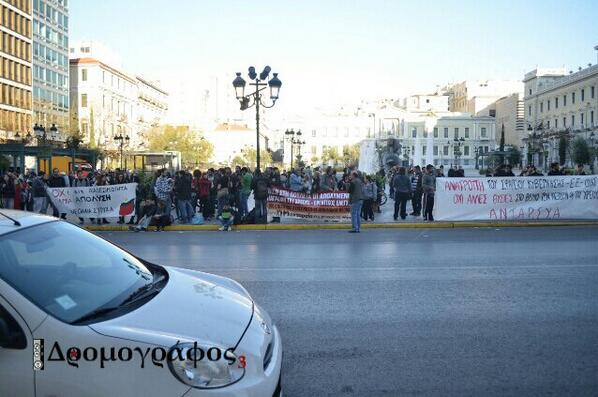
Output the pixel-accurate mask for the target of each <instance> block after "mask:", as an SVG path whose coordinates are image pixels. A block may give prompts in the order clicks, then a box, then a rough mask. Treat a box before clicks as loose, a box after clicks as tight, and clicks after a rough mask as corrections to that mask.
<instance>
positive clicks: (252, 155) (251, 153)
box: [233, 146, 272, 170]
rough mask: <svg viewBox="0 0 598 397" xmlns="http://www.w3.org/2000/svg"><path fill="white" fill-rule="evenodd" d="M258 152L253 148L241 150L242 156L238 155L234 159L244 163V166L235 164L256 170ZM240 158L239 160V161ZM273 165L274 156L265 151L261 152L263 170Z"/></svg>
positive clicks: (248, 147) (247, 147)
mask: <svg viewBox="0 0 598 397" xmlns="http://www.w3.org/2000/svg"><path fill="white" fill-rule="evenodd" d="M256 154H257V150H255V148H253V147H251V146H245V147H244V148H243V149H241V156H239V155H237V156H235V158H234V159H233V162H235V161H242V164H235V166H236V165H242V166H247V167H251V168H255V167H256V164H257V155H256ZM237 158H239V159H237ZM271 164H272V155H271V154H270V152H268V151H267V150H265V149H261V150H260V167H261V168H262V170H263V169H264V168H265V167H268V166H270V165H271Z"/></svg>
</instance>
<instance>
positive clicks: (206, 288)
mask: <svg viewBox="0 0 598 397" xmlns="http://www.w3.org/2000/svg"><path fill="white" fill-rule="evenodd" d="M281 362H282V344H281V339H280V335H279V332H278V329H277V328H276V326H274V325H273V324H272V321H271V319H270V317H269V316H268V315H267V314H266V313H265V312H264V311H263V310H262V309H260V307H259V306H258V305H257V304H255V303H254V302H253V300H252V299H251V297H250V296H249V294H248V293H247V291H246V290H245V289H244V288H243V287H242V286H241V285H240V284H238V283H237V282H235V281H232V280H230V279H227V278H223V277H219V276H215V275H211V274H207V273H201V272H197V271H192V270H186V269H179V268H174V267H163V266H158V265H155V264H151V263H148V262H146V261H144V260H143V259H140V258H137V257H135V256H133V255H131V254H130V253H128V252H126V251H124V250H122V249H121V248H119V247H117V246H115V245H113V244H111V243H109V242H108V241H106V240H104V239H102V238H100V237H98V236H96V235H94V234H91V233H88V232H86V231H85V230H83V229H81V228H79V227H77V226H73V225H71V224H69V223H67V222H65V221H59V220H56V219H55V218H50V217H46V216H41V215H36V214H32V213H27V212H21V211H10V210H0V396H15V397H17V396H18V397H30V396H35V397H50V396H77V397H81V396H94V397H95V396H97V397H100V396H101V397H106V396H110V397H116V396H160V397H164V396H185V397H193V396H248V397H249V396H256V397H270V396H280V395H282V391H281V383H280V377H281Z"/></svg>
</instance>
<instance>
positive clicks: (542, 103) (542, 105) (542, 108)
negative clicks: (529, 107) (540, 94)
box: [540, 102, 544, 113]
mask: <svg viewBox="0 0 598 397" xmlns="http://www.w3.org/2000/svg"><path fill="white" fill-rule="evenodd" d="M540 113H544V102H540Z"/></svg>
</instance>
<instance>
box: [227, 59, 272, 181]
mask: <svg viewBox="0 0 598 397" xmlns="http://www.w3.org/2000/svg"><path fill="white" fill-rule="evenodd" d="M271 70H272V69H271V68H270V66H266V67H265V68H264V70H263V71H262V73H260V74H259V76H258V75H257V73H256V71H255V68H254V67H253V66H250V67H249V71H248V76H249V79H250V80H252V81H253V83H249V85H251V86H254V87H255V90H254V91H253V92H251V93H249V94H247V95H245V86H246V85H247V83H246V82H245V80H244V79H243V77H241V73H237V77H236V78H235V79H234V80H233V87H234V88H235V95H236V97H237V99H238V100H239V103H240V104H241V110H246V109H249V108H250V107H252V106H254V105H255V136H256V169H258V170H259V169H260V106H263V107H265V108H271V107H274V105H275V104H276V100H277V99H278V95H279V92H280V87H281V86H282V82H281V81H280V79H279V78H278V73H272V75H273V77H272V78H269V75H270V71H271ZM264 81H267V83H265V82H264ZM266 87H270V100H271V101H272V104H270V105H266V104H265V103H264V102H262V93H261V92H262V91H263V90H265V89H266Z"/></svg>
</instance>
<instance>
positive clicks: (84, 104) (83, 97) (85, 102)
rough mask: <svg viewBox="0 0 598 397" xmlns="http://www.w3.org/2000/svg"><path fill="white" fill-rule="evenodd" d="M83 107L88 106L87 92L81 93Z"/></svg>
mask: <svg viewBox="0 0 598 397" xmlns="http://www.w3.org/2000/svg"><path fill="white" fill-rule="evenodd" d="M81 107H82V108H86V107H87V94H81Z"/></svg>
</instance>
